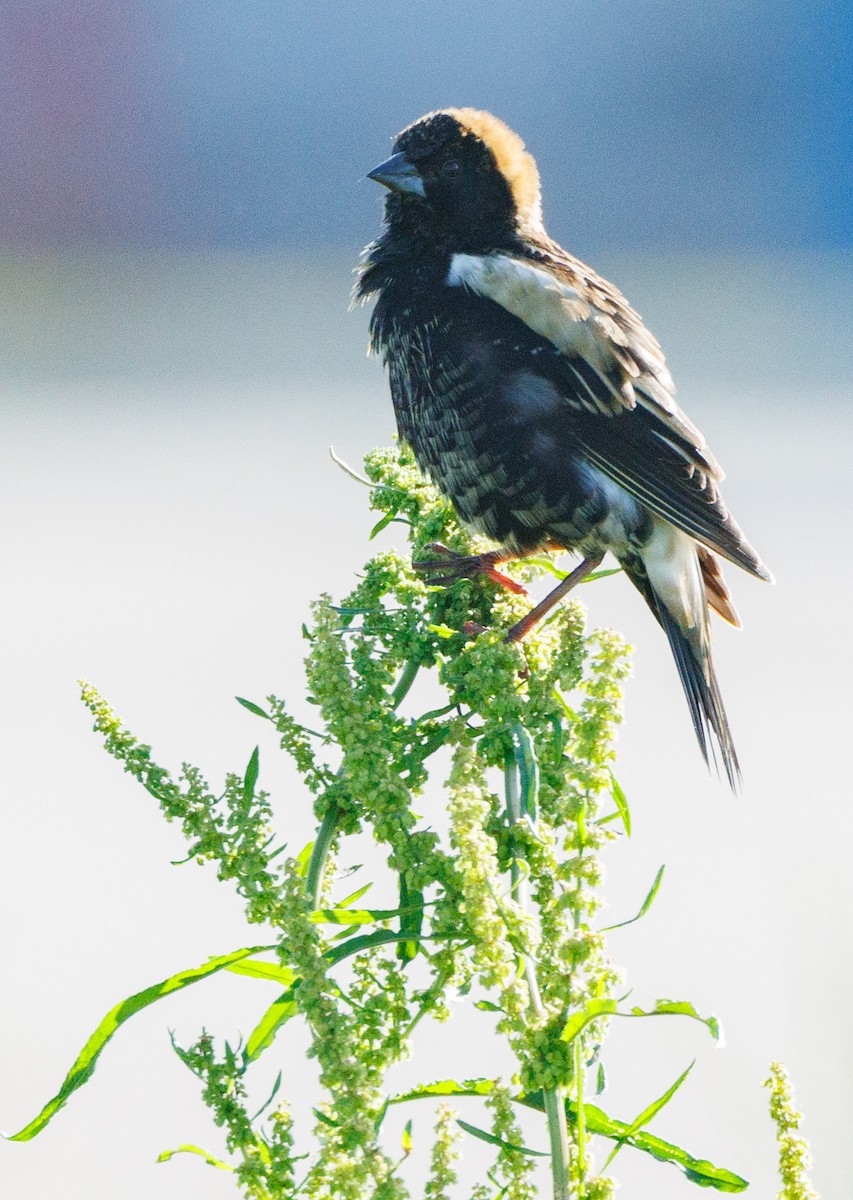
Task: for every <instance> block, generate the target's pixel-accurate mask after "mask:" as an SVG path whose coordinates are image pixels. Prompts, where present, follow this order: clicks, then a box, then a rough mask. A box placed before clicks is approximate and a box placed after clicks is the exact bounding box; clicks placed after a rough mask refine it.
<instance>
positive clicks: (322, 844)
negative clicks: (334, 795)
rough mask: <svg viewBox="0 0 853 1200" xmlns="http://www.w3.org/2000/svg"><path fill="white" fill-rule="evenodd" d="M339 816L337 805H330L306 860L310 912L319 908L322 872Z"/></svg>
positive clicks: (306, 888) (306, 884) (306, 886)
mask: <svg viewBox="0 0 853 1200" xmlns="http://www.w3.org/2000/svg"><path fill="white" fill-rule="evenodd" d="M339 816H340V810H339V809H338V806H337V804H334V803H333V804H330V805H329V809H328V811H327V813H326V815H325V817H323V821H322V823H321V825H320V828H319V829H318V830H317V837H316V839H315V841H314V848H313V850H312V851H311V857H310V859H309V860H308V873H307V875H306V878H305V890H306V892H307V893H308V907H309V909H310V910H311V911H312V912H313V911H314V909H316V908H319V907H320V896H321V894H322V891H323V872H324V870H325V868H326V859H327V858H328V857H329V848H330V847H331V845H332V841H333V839H334V836H335V833H336V831H337V828H338V818H339Z"/></svg>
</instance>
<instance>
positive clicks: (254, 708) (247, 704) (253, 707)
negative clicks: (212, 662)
mask: <svg viewBox="0 0 853 1200" xmlns="http://www.w3.org/2000/svg"><path fill="white" fill-rule="evenodd" d="M234 699H235V700H236V701H237V703H238V704H242V705H243V707H244V708H248V710H249V712H250V713H254V714H255V716H256V717H263V718H264V720H265V721H271V720H272V717H271V716H270V715H269V713H268V712H264V710H263V709H262V708H261V707H260V706H259V705H257V704H253V703H252V701H251V700H244V699H243V697H242V696H235V697H234ZM173 1153H174V1151H173Z"/></svg>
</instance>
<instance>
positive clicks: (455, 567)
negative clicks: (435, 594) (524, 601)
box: [412, 542, 527, 596]
mask: <svg viewBox="0 0 853 1200" xmlns="http://www.w3.org/2000/svg"><path fill="white" fill-rule="evenodd" d="M424 549H426V550H429V551H430V552H431V553H432V554H435V555H437V556H438V557H437V560H430V561H429V562H413V563H412V567H413V569H414V570H415V571H418V572H422V573H424V574H425V575H426V580H425V581H426V583H433V584H440V583H452V582H453V581H454V580H455V579H474V578H475V577H476V576H477V575H485V576H487V577H488V578H489V579H491V581H492V583H497V584H499V586H500V587H504V588H507V590H508V591H510V592H516V593H518V594H519V595H522V596H526V595H527V588H526V587H522V585H521V584H520V583H516V581H515V580H514V579H510V577H509V575H504V573H503V571H498V570H496V569H495V568H496V567H497V566H498V564H499V563H505V562H510V561H511V560H512V559H514V558H523V557H524V556H523V555H521V554H517V553H515V552H514V551H512V550H487V551H486V552H485V554H457V553H456V551H455V550H451V549H449V547H447V546H443V545H442V544H441V542H430V544H429V545H428V546H425V547H424ZM427 572H428V574H427Z"/></svg>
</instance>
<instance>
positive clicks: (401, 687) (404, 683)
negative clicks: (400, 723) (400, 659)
mask: <svg viewBox="0 0 853 1200" xmlns="http://www.w3.org/2000/svg"><path fill="white" fill-rule="evenodd" d="M420 669H421V664H420V661H419V660H418V659H417V658H410V659H409V661H408V662H407V663H406V665H405V667H403V670H402V671H401V672H400V678H399V679H398V680H397V682H396V684H395V686H394V690H393V692H392V693H391V707H392V708H397V706H398V705H399V704H401V703H402V701H403V699H404V697H405V696H406V694H407V693H408V691H409V688H410V687H411V686H412V684H413V683H414V682H415V676H416V675H417V673H418V671H419V670H420Z"/></svg>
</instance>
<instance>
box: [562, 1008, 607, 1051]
mask: <svg viewBox="0 0 853 1200" xmlns="http://www.w3.org/2000/svg"><path fill="white" fill-rule="evenodd" d="M615 1012H616V1001H615V1000H611V999H610V998H609V997H600V998H599V999H597V1000H588V1001H587V1002H586V1004H585V1005H584V1006H583V1008H579V1009H578V1011H577V1012H575V1013H572V1015H571V1016H570V1017H569V1019H568V1021H566V1024H565V1025H564V1026H563V1032H562V1033H561V1034H560V1041H561V1042H573V1041H574V1040H575V1038H576V1037H577V1036H578V1034H579V1033H580V1032H581V1030H582V1029H585V1028H586V1026H587V1025H589V1024H590V1023H591V1022H592V1021H595V1020H597V1019H598V1017H605V1016H612V1015H613V1013H615Z"/></svg>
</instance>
